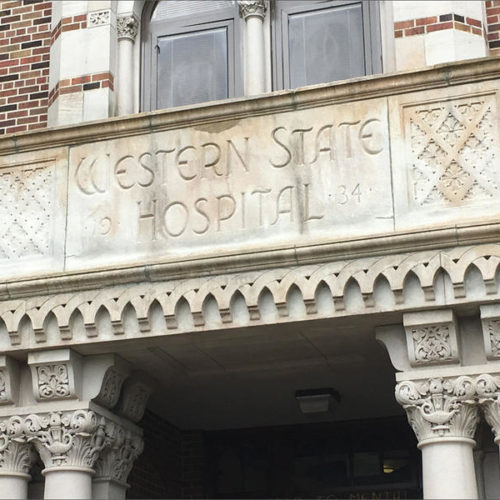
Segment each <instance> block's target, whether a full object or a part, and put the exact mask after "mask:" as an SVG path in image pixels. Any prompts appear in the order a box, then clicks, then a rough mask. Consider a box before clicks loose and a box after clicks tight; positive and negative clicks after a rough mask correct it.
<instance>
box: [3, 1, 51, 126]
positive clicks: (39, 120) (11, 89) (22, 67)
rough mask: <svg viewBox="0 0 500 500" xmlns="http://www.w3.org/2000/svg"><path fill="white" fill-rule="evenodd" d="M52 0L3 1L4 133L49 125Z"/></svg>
mask: <svg viewBox="0 0 500 500" xmlns="http://www.w3.org/2000/svg"><path fill="white" fill-rule="evenodd" d="M51 16H52V2H50V1H44V0H18V1H0V134H6V133H7V134H9V133H11V132H23V131H25V130H33V129H37V128H42V127H46V126H47V104H48V88H49V57H50V36H51V32H50V21H51Z"/></svg>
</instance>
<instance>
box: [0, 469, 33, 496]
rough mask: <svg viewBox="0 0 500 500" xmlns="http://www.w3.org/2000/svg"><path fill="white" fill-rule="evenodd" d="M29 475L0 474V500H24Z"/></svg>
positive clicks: (26, 493) (26, 494)
mask: <svg viewBox="0 0 500 500" xmlns="http://www.w3.org/2000/svg"><path fill="white" fill-rule="evenodd" d="M30 479H31V478H30V476H29V474H15V473H13V474H0V500H3V499H14V500H26V499H27V498H28V481H29V480H30Z"/></svg>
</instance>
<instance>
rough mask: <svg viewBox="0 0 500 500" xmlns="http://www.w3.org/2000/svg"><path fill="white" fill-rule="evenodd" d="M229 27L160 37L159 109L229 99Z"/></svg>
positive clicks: (157, 104)
mask: <svg viewBox="0 0 500 500" xmlns="http://www.w3.org/2000/svg"><path fill="white" fill-rule="evenodd" d="M227 53H228V48H227V28H225V27H223V28H217V29H212V30H207V31H198V32H191V33H185V34H180V35H170V36H164V37H161V38H158V81H157V103H156V107H157V108H159V109H161V108H168V107H172V106H181V105H184V104H195V103H198V102H205V101H212V100H216V99H225V98H226V97H228V54H227Z"/></svg>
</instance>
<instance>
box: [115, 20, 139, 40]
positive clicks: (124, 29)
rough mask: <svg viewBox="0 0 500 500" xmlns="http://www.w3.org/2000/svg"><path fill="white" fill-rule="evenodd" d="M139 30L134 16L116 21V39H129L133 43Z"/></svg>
mask: <svg viewBox="0 0 500 500" xmlns="http://www.w3.org/2000/svg"><path fill="white" fill-rule="evenodd" d="M138 28H139V23H138V22H137V19H136V18H135V17H134V16H122V17H119V18H118V19H117V20H116V31H117V33H118V39H120V38H129V39H130V40H132V41H134V40H135V37H136V36H137V30H138Z"/></svg>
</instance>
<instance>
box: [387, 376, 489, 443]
mask: <svg viewBox="0 0 500 500" xmlns="http://www.w3.org/2000/svg"><path fill="white" fill-rule="evenodd" d="M475 395H476V390H475V384H474V380H473V379H472V378H471V377H467V376H460V377H450V378H433V379H428V380H417V381H404V382H400V383H399V384H397V386H396V400H397V402H398V403H399V404H400V405H402V406H403V408H404V409H405V411H406V414H407V417H408V422H409V423H410V425H411V427H412V428H413V430H414V432H415V435H416V436H417V439H418V441H419V445H423V444H425V441H427V440H430V439H457V438H458V439H471V440H472V439H473V438H474V434H475V432H476V427H477V424H478V422H479V409H478V408H477V405H476V404H475V403H476V401H475Z"/></svg>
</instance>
